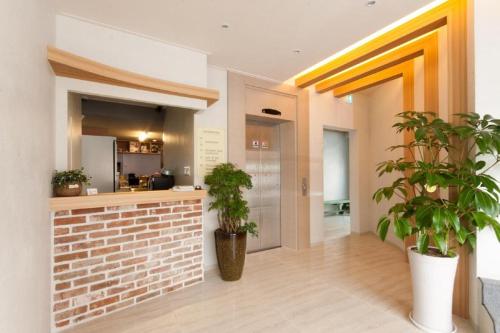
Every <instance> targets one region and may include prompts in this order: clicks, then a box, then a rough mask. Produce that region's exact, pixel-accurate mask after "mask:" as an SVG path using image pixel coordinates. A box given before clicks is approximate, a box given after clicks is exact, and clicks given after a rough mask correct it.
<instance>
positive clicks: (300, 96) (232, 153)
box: [227, 72, 310, 250]
mask: <svg viewBox="0 0 500 333" xmlns="http://www.w3.org/2000/svg"><path fill="white" fill-rule="evenodd" d="M227 82H228V83H227V84H228V113H227V114H228V145H227V146H228V160H229V161H230V162H232V163H234V164H236V165H237V166H238V167H239V168H242V169H244V168H245V165H246V156H245V154H246V152H245V140H246V138H245V125H246V116H247V113H246V110H245V107H246V99H245V92H246V89H247V87H248V88H250V87H251V88H258V89H259V90H262V91H263V92H265V93H267V94H269V93H270V94H275V95H281V96H283V95H286V96H289V97H293V98H295V110H294V111H295V120H292V121H290V123H291V124H292V125H293V126H290V128H289V129H290V130H291V131H292V132H293V133H294V137H295V146H294V147H293V155H294V156H293V158H292V159H293V161H292V162H293V163H295V165H296V168H295V170H296V171H295V172H294V173H295V174H294V175H293V176H292V177H293V180H292V179H291V183H292V184H294V186H293V187H294V188H293V196H294V198H295V200H294V202H293V204H294V205H289V206H288V207H289V208H288V209H289V210H293V212H294V213H295V214H293V215H294V216H295V218H294V220H295V221H286V222H288V223H290V222H293V223H292V225H293V227H292V228H290V229H291V230H289V231H290V237H289V239H290V240H291V241H290V242H286V243H285V241H284V239H285V237H283V236H284V235H283V231H282V246H285V247H288V248H291V249H296V250H298V249H304V248H308V247H309V246H310V236H309V235H310V218H309V210H310V208H309V207H310V195H309V92H308V91H307V90H305V89H299V88H296V87H293V86H289V85H285V84H282V83H277V82H274V81H266V80H262V79H257V78H254V77H250V76H245V75H242V74H239V73H234V72H228V80H227ZM264 117H265V116H264ZM282 149H283V146H282ZM282 197H283V193H282ZM294 206H295V207H294ZM283 217H284V214H282V215H281V219H282V225H283V222H284V218H283Z"/></svg>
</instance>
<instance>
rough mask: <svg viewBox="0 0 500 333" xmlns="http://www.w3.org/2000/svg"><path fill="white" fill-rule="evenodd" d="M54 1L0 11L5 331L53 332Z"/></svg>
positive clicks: (0, 280)
mask: <svg viewBox="0 0 500 333" xmlns="http://www.w3.org/2000/svg"><path fill="white" fill-rule="evenodd" d="M51 8H52V7H51V1H48V0H19V1H2V5H1V10H0V40H1V41H2V47H1V48H2V51H1V52H0V114H1V119H2V121H1V122H0V143H1V144H0V156H1V162H0V174H1V175H2V177H3V178H2V180H3V181H2V189H1V190H0V210H1V212H2V216H1V220H0V247H1V248H0V263H1V265H2V273H1V274H0V297H1V301H0V332H6V333H7V332H8V333H34V332H37V333H38V332H40V333H46V332H49V327H50V325H49V320H50V315H49V310H50V309H49V308H50V306H49V302H50V298H49V291H50V282H49V276H50V260H49V258H50V256H49V251H50V246H51V241H50V237H49V236H50V221H49V214H48V198H49V196H50V192H51V187H50V178H51V174H52V171H53V148H52V147H53V145H54V141H53V126H52V123H53V94H54V81H53V76H52V73H51V70H50V68H49V65H48V63H47V60H46V47H47V44H49V43H52V41H53V35H54V17H53V13H52V9H51Z"/></svg>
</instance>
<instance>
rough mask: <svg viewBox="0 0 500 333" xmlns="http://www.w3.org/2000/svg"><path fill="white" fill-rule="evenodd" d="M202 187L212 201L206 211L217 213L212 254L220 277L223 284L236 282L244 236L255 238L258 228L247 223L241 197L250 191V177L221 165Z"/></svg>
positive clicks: (230, 165) (242, 252)
mask: <svg viewBox="0 0 500 333" xmlns="http://www.w3.org/2000/svg"><path fill="white" fill-rule="evenodd" d="M205 184H207V185H208V186H209V189H208V194H209V195H210V196H212V198H213V201H212V202H211V203H210V205H209V208H208V210H209V211H210V210H217V218H218V222H219V228H218V229H217V230H215V250H216V253H217V262H218V264H219V269H220V272H221V277H222V279H223V280H225V281H236V280H239V279H240V278H241V274H242V272H243V265H244V264H245V253H246V240H247V233H249V234H251V235H252V236H256V235H257V224H255V222H247V219H248V212H249V209H248V205H247V202H246V201H245V200H244V199H243V193H242V189H251V188H252V179H251V176H250V175H249V174H247V173H246V172H244V171H242V170H239V169H237V168H236V167H235V166H234V165H233V164H231V163H223V164H219V165H218V166H216V167H215V168H214V169H213V170H212V172H211V173H210V174H208V175H207V176H205Z"/></svg>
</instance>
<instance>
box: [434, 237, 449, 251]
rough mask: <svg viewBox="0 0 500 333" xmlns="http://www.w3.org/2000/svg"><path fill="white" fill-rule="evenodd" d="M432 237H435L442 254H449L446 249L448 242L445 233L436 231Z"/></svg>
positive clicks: (435, 243)
mask: <svg viewBox="0 0 500 333" xmlns="http://www.w3.org/2000/svg"><path fill="white" fill-rule="evenodd" d="M432 238H433V239H434V245H436V246H437V248H438V249H439V251H440V252H441V254H443V255H447V251H446V248H447V244H446V240H445V238H444V235H443V234H438V233H436V234H434V235H432Z"/></svg>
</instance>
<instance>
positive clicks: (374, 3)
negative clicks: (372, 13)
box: [366, 0, 377, 7]
mask: <svg viewBox="0 0 500 333" xmlns="http://www.w3.org/2000/svg"><path fill="white" fill-rule="evenodd" d="M376 4H377V1H375V0H371V1H368V2H367V3H366V7H372V6H375V5H376Z"/></svg>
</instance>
